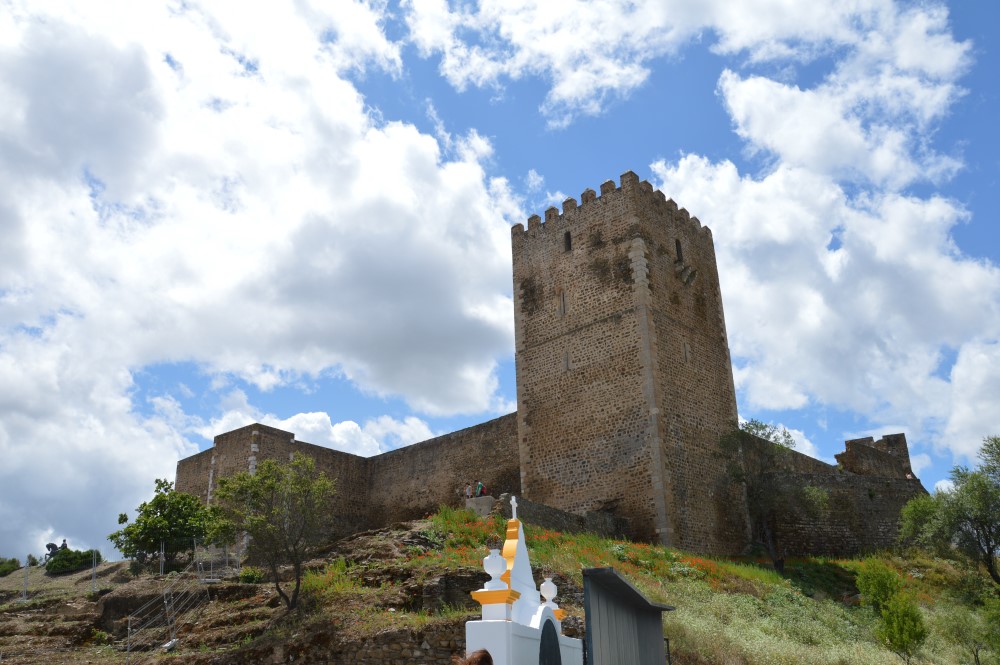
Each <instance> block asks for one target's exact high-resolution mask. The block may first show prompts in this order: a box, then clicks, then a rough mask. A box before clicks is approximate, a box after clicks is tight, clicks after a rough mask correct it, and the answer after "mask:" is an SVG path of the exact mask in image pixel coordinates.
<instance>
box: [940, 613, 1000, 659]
mask: <svg viewBox="0 0 1000 665" xmlns="http://www.w3.org/2000/svg"><path fill="white" fill-rule="evenodd" d="M993 604H994V605H1000V603H997V602H996V601H993ZM991 609H992V608H991V607H990V605H989V604H987V606H986V609H985V610H980V611H975V610H973V609H971V608H968V607H965V606H962V605H955V606H953V607H949V608H948V610H947V611H944V612H942V611H940V610H939V611H938V612H936V615H937V617H936V618H937V621H936V625H935V626H934V628H935V632H937V633H940V634H942V635H944V636H945V637H947V638H948V640H950V641H951V642H954V643H955V644H957V645H959V646H960V647H962V648H963V649H965V651H966V652H967V653H968V655H969V656H970V657H971V658H972V661H973V662H974V663H975V665H981V664H982V658H981V656H982V654H983V652H984V651H998V650H1000V631H998V630H997V626H1000V615H994V616H991ZM992 611H993V612H996V611H997V610H996V609H992Z"/></svg>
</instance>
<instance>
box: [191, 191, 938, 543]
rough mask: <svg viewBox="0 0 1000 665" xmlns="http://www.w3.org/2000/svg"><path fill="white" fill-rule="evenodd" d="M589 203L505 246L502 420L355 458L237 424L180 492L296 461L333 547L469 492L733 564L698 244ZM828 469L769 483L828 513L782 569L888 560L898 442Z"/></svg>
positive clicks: (644, 199) (679, 229) (720, 401)
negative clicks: (519, 500) (325, 511)
mask: <svg viewBox="0 0 1000 665" xmlns="http://www.w3.org/2000/svg"><path fill="white" fill-rule="evenodd" d="M600 190H601V193H600V196H598V195H597V193H596V192H594V191H593V190H589V189H588V190H586V191H584V192H583V194H582V196H581V202H580V203H579V204H577V202H576V200H575V199H567V200H566V201H565V202H564V203H563V207H562V212H560V211H559V210H558V209H556V208H554V207H553V208H549V209H548V210H546V211H545V219H544V221H543V220H542V219H541V218H540V217H538V216H537V215H535V216H532V217H531V218H529V220H528V225H527V228H525V227H524V226H523V225H521V224H518V225H515V226H514V227H513V229H512V230H511V244H512V253H513V279H514V295H515V306H514V322H515V346H516V350H515V362H516V371H517V405H518V410H517V412H516V413H512V414H509V415H506V416H502V417H500V418H497V419H495V420H491V421H489V422H486V423H483V424H481V425H476V426H474V427H470V428H467V429H464V430H461V431H458V432H454V433H452V434H446V435H444V436H440V437H437V438H434V439H431V440H428V441H424V442H422V443H417V444H414V445H412V446H407V447H405V448H400V449H397V450H393V451H390V452H386V453H383V454H381V455H377V456H374V457H370V458H362V457H358V456H356V455H351V454H348V453H343V452H339V451H335V450H331V449H328V448H324V447H321V446H315V445H312V444H308V443H304V442H301V441H296V440H295V437H294V435H293V434H292V433H291V432H284V431H282V430H278V429H274V428H270V427H266V426H263V425H249V426H247V427H243V428H240V429H238V430H234V431H232V432H227V433H225V434H220V435H219V436H217V437H216V438H215V442H214V445H213V447H212V448H211V449H209V450H206V451H203V452H201V453H198V454H197V455H193V456H191V457H188V458H186V459H184V460H181V461H180V462H179V463H178V467H177V483H176V486H177V489H179V490H182V491H186V492H190V493H192V494H195V495H197V496H200V497H201V498H202V499H203V500H205V501H210V500H211V492H212V490H213V488H214V487H215V486H216V485H217V482H218V478H219V477H222V476H225V475H229V474H231V473H234V472H237V471H242V470H249V471H252V470H253V469H254V468H255V465H256V464H257V462H258V461H259V460H261V459H265V458H274V459H279V460H285V459H288V457H289V456H290V455H291V454H292V453H293V452H295V451H301V452H303V453H306V454H309V455H311V456H312V457H314V458H315V459H316V460H317V462H318V464H319V466H320V468H322V469H324V470H325V471H327V473H328V474H329V475H330V476H332V477H335V478H336V479H337V483H338V494H337V502H338V505H337V508H336V511H337V514H338V517H339V518H340V519H341V527H342V529H343V530H344V531H350V530H360V529H364V528H370V527H374V526H380V525H384V524H386V523H389V522H392V521H396V520H402V519H410V518H414V517H419V516H422V515H424V514H426V513H428V512H431V511H433V510H435V509H437V507H438V506H440V505H458V504H459V501H460V498H461V490H462V488H464V485H465V483H466V482H469V481H472V480H475V479H482V480H483V481H484V483H485V484H486V485H487V487H488V488H489V489H490V491H491V492H492V493H493V494H494V495H499V494H500V493H502V492H510V493H513V494H517V495H518V496H523V497H524V498H526V499H528V500H530V501H533V502H535V503H537V504H543V505H546V506H549V507H551V508H553V509H556V510H561V511H565V512H568V513H573V514H576V515H586V514H590V515H595V514H599V513H602V512H603V513H608V514H610V515H613V516H614V517H616V518H620V519H624V520H626V522H624V523H626V524H628V532H629V535H630V536H632V537H634V538H639V539H643V540H650V541H658V542H662V543H665V544H669V545H672V546H676V547H680V548H683V549H687V550H693V551H701V552H715V553H738V552H740V551H743V550H745V548H746V547H747V545H748V539H749V524H748V517H747V508H746V505H745V502H744V501H745V499H744V494H743V492H742V491H741V489H740V488H739V487H738V486H735V485H734V484H733V483H732V482H731V480H730V479H729V477H728V475H727V472H726V462H725V459H723V457H722V454H721V451H720V447H719V437H720V436H721V435H722V434H724V433H726V432H728V431H730V430H731V429H732V427H733V426H734V425H735V423H736V419H737V412H736V395H735V390H734V387H733V375H732V365H731V360H730V357H729V348H728V341H727V336H726V326H725V316H724V312H723V306H722V294H721V291H720V288H719V278H718V270H717V267H716V262H715V249H714V244H713V240H712V233H711V231H710V230H709V229H708V228H707V227H704V226H702V225H701V224H700V222H699V221H698V219H697V218H695V217H691V216H690V215H689V213H688V212H687V211H686V210H684V209H681V208H678V207H677V205H676V204H675V203H674V202H673V201H671V200H669V199H667V198H666V197H665V196H664V195H663V194H662V193H661V192H659V191H654V190H653V188H652V186H651V185H650V184H649V183H648V182H645V181H643V182H640V181H639V178H638V177H637V176H636V175H635V174H634V173H632V172H627V173H625V174H623V175H622V177H621V181H620V186H616V185H615V183H614V182H612V181H608V182H605V183H604V184H603V185H601V188H600ZM746 452H747V454H752V451H746ZM837 461H838V465H837V466H832V465H829V464H825V463H823V462H821V461H819V460H815V459H813V458H810V457H807V456H805V455H802V454H800V453H796V452H794V451H792V452H791V453H790V454H789V455H787V456H783V459H782V463H781V467H780V468H776V469H775V470H774V473H773V477H772V480H773V482H774V483H775V484H776V486H778V485H788V486H790V487H802V486H805V485H811V486H813V487H818V488H821V489H824V490H826V491H827V493H828V495H829V497H830V501H829V503H828V506H827V508H826V509H825V510H824V514H823V515H821V516H818V517H817V516H815V515H809V514H807V513H806V511H804V510H800V509H799V508H798V507H793V509H792V510H790V511H788V513H787V514H785V515H782V516H780V518H779V523H778V524H776V525H775V531H776V533H777V534H778V539H779V546H780V547H782V548H783V550H784V551H785V552H786V553H787V554H789V555H791V554H806V553H813V554H845V553H851V552H857V551H863V550H873V549H878V548H883V547H887V546H889V545H891V544H892V541H893V539H894V537H895V533H896V528H897V527H896V522H897V520H898V515H899V509H900V508H901V506H902V505H903V504H904V503H905V501H906V500H908V499H909V498H910V497H912V496H915V495H916V494H918V493H921V492H924V489H923V487H922V486H921V484H920V483H919V481H916V480H915V479H913V477H912V470H911V468H910V463H909V453H908V450H907V447H906V440H905V437H904V436H903V435H901V434H898V435H888V436H886V437H884V438H882V439H880V440H879V441H874V440H873V439H870V438H869V439H858V440H853V441H848V442H846V449H845V451H844V452H843V453H841V454H840V455H837Z"/></svg>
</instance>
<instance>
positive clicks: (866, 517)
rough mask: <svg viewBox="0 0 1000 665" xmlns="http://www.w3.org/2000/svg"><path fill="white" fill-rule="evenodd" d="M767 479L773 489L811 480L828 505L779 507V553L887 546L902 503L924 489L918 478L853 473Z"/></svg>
mask: <svg viewBox="0 0 1000 665" xmlns="http://www.w3.org/2000/svg"><path fill="white" fill-rule="evenodd" d="M769 482H770V483H772V484H773V486H774V487H775V489H776V491H785V492H788V493H789V494H792V493H794V492H795V491H796V490H799V489H801V488H803V487H806V486H809V487H814V488H817V489H820V490H822V491H824V492H825V493H826V495H827V507H826V508H824V509H822V510H820V511H818V513H817V512H813V511H810V510H809V509H807V507H806V506H803V505H793V506H790V507H789V509H787V510H783V511H781V512H779V513H778V515H777V516H776V522H775V525H774V526H775V534H776V540H777V544H778V551H779V552H780V553H781V554H782V555H783V556H796V555H806V554H811V555H825V556H845V555H855V554H858V553H865V552H874V551H876V550H880V549H888V548H890V547H892V546H893V545H895V543H896V537H897V535H898V533H899V514H900V511H901V510H902V508H903V506H904V505H905V504H906V502H907V501H909V500H910V499H912V498H914V497H916V496H919V495H921V494H926V493H927V492H926V491H925V490H924V488H923V486H922V485H921V484H920V481H918V480H907V479H901V478H872V477H868V476H859V475H855V474H851V473H836V472H834V473H822V474H809V473H806V474H795V473H780V474H774V475H773V476H771V477H770V479H769Z"/></svg>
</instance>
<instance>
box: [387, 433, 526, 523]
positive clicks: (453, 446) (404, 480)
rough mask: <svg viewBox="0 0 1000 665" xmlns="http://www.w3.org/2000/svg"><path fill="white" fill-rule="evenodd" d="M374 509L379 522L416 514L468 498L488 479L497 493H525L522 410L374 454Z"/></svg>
mask: <svg viewBox="0 0 1000 665" xmlns="http://www.w3.org/2000/svg"><path fill="white" fill-rule="evenodd" d="M368 461H369V464H370V469H371V475H370V480H369V482H370V488H371V489H370V498H369V501H370V505H371V507H370V511H371V514H372V518H373V519H375V520H376V521H378V522H379V523H382V524H385V523H388V522H393V521H398V520H406V519H414V518H417V517H423V516H424V515H426V514H427V513H430V512H434V511H435V510H437V509H438V507H440V506H442V505H448V506H457V505H460V502H461V501H463V500H464V496H463V494H462V492H463V491H464V489H465V484H466V483H468V482H475V481H476V480H482V481H483V483H484V484H485V485H486V487H487V489H488V490H489V491H490V492H491V493H493V494H494V495H495V496H496V495H498V494H499V493H500V492H510V493H513V494H520V492H521V483H520V477H519V470H518V466H517V414H515V413H511V414H508V415H506V416H501V417H499V418H495V419H493V420H490V421H488V422H485V423H482V424H480V425H475V426H473V427H468V428H466V429H463V430H459V431H457V432H452V433H451V434H445V435H443V436H439V437H436V438H434V439H429V440H427V441H423V442H421V443H415V444H413V445H410V446H405V447H403V448H397V449H396V450H392V451H389V452H386V453H382V454H381V455H377V456H375V457H371V458H369V460H368Z"/></svg>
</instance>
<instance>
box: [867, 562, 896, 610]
mask: <svg viewBox="0 0 1000 665" xmlns="http://www.w3.org/2000/svg"><path fill="white" fill-rule="evenodd" d="M856 582H857V585H858V591H860V592H861V598H862V599H863V600H864V602H865V604H866V605H871V607H872V608H873V609H874V610H875V613H876V614H881V613H882V610H883V609H885V607H886V604H887V603H888V602H889V600H890V599H891V598H892V597H893V596H895V595H896V594H897V593H899V591H900V590H901V589H902V588H903V581H902V580H901V579H900V578H899V574H898V573H897V572H896V571H895V570H893V569H892V568H890V567H889V565H888V564H887V563H885V562H884V561H882V560H881V559H876V558H875V557H871V558H869V559H866V560H865V562H864V564H862V566H861V570H860V572H858V577H857V580H856Z"/></svg>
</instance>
